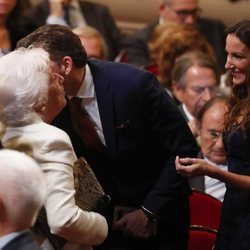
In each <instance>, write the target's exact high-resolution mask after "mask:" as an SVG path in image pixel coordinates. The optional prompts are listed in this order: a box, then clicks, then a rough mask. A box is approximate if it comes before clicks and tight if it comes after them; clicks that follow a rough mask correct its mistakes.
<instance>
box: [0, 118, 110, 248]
mask: <svg viewBox="0 0 250 250" xmlns="http://www.w3.org/2000/svg"><path fill="white" fill-rule="evenodd" d="M2 144H3V147H5V148H12V149H17V150H19V151H23V152H26V153H27V154H29V155H31V156H32V157H33V158H34V159H35V160H36V161H37V162H38V163H39V164H40V166H41V169H42V170H43V172H44V174H45V176H46V181H47V196H46V200H45V204H44V206H45V210H46V213H47V218H48V224H49V226H50V229H51V233H53V234H56V235H58V236H61V237H63V238H65V239H67V240H68V241H70V242H72V243H70V242H68V245H71V247H69V248H70V249H73V248H75V249H92V248H91V247H87V246H91V245H98V244H101V243H102V242H103V241H104V240H105V238H106V237H107V231H108V228H107V223H106V220H105V218H104V217H103V216H102V215H100V214H98V213H95V212H87V211H83V210H81V209H80V208H79V207H77V206H76V205H75V199H74V194H75V190H74V183H73V170H72V165H73V163H74V162H75V161H76V159H77V158H76V155H75V153H74V150H73V147H72V144H71V141H70V138H69V137H68V135H67V134H66V133H65V132H64V131H62V130H60V129H58V128H56V127H54V126H51V125H49V124H46V123H44V122H42V121H41V120H37V122H36V123H34V124H30V125H27V126H23V127H15V128H7V129H6V131H5V134H4V135H3V137H2ZM31 178H32V176H31ZM73 242H74V243H73ZM75 243H77V244H83V245H86V247H84V246H82V247H80V248H77V247H73V245H74V246H75V245H76V244H75Z"/></svg>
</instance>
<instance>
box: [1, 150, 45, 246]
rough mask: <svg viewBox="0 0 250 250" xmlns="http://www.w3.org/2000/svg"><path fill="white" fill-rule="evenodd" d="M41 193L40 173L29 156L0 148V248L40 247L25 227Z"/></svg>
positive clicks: (30, 223)
mask: <svg viewBox="0 0 250 250" xmlns="http://www.w3.org/2000/svg"><path fill="white" fill-rule="evenodd" d="M45 193H46V188H45V179H44V176H43V173H42V171H41V170H40V168H39V166H38V164H37V163H36V162H35V161H34V160H33V159H32V158H30V157H29V156H27V155H25V154H24V153H20V152H18V151H14V150H9V149H2V150H0V249H2V250H12V249H16V250H39V249H41V248H40V246H39V245H38V244H37V243H36V242H35V240H34V238H33V235H32V233H31V232H30V231H29V229H30V227H32V226H33V224H34V222H35V220H36V216H37V214H38V212H39V210H40V208H41V207H42V204H43V201H44V197H45Z"/></svg>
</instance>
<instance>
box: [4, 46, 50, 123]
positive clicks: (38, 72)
mask: <svg viewBox="0 0 250 250" xmlns="http://www.w3.org/2000/svg"><path fill="white" fill-rule="evenodd" d="M49 63H50V60H49V55H48V53H47V52H45V51H44V50H43V49H41V48H28V49H27V48H19V49H17V50H15V51H12V52H10V53H8V54H7V55H5V56H3V57H1V58H0V116H1V122H2V123H4V124H5V125H7V126H17V125H20V124H26V123H28V122H30V120H31V119H32V117H34V116H35V115H36V113H35V110H34V109H35V108H36V107H38V106H39V105H42V104H43V103H46V102H47V99H48V84H49V80H50V74H49V72H50V67H49Z"/></svg>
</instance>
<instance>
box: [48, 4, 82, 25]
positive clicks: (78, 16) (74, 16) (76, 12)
mask: <svg viewBox="0 0 250 250" xmlns="http://www.w3.org/2000/svg"><path fill="white" fill-rule="evenodd" d="M69 21H70V26H71V28H75V27H78V26H85V25H86V21H85V18H84V16H83V13H82V11H81V8H80V5H79V2H78V1H76V0H72V1H71V3H70V5H69ZM46 23H47V24H60V25H68V24H67V23H66V21H65V20H64V18H63V17H58V16H52V15H49V16H48V17H47V20H46Z"/></svg>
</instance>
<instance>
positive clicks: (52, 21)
mask: <svg viewBox="0 0 250 250" xmlns="http://www.w3.org/2000/svg"><path fill="white" fill-rule="evenodd" d="M46 24H60V25H65V26H68V25H67V23H66V21H65V20H64V19H63V18H61V17H57V16H52V15H49V16H48V17H47V19H46Z"/></svg>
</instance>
